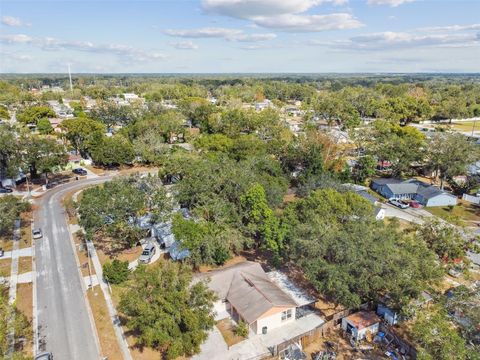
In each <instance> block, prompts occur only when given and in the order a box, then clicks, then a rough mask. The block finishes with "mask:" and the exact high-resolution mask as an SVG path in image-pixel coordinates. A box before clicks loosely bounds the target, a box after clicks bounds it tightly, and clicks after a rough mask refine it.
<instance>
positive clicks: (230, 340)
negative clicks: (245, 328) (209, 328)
mask: <svg viewBox="0 0 480 360" xmlns="http://www.w3.org/2000/svg"><path fill="white" fill-rule="evenodd" d="M217 328H218V330H220V333H221V334H222V336H223V339H224V340H225V342H226V343H227V345H228V347H230V346H232V345H235V344H238V343H239V342H242V341H243V340H245V338H244V337H242V336H238V335H236V334H235V332H234V329H235V324H234V323H233V322H232V320H230V319H228V318H227V319H223V320H220V321H219V322H217Z"/></svg>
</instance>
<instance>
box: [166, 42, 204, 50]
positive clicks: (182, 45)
mask: <svg viewBox="0 0 480 360" xmlns="http://www.w3.org/2000/svg"><path fill="white" fill-rule="evenodd" d="M170 45H172V46H173V47H174V48H176V49H179V50H197V49H198V45H196V44H194V43H193V42H191V41H179V42H176V43H171V44H170Z"/></svg>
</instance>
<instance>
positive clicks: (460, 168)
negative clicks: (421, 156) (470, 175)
mask: <svg viewBox="0 0 480 360" xmlns="http://www.w3.org/2000/svg"><path fill="white" fill-rule="evenodd" d="M478 156H479V150H478V146H475V144H474V143H472V142H470V141H469V140H468V138H467V137H466V136H464V135H462V134H459V133H455V132H445V133H440V132H438V133H435V134H434V135H433V136H432V138H431V139H430V140H429V142H428V150H427V158H428V159H427V161H428V164H429V165H430V167H431V168H432V169H433V170H435V171H436V174H437V176H438V177H439V178H440V187H441V188H442V189H443V187H444V185H445V180H447V179H449V178H452V177H454V176H456V175H463V174H465V173H466V171H467V166H468V165H470V164H472V163H473V162H474V161H476V160H478Z"/></svg>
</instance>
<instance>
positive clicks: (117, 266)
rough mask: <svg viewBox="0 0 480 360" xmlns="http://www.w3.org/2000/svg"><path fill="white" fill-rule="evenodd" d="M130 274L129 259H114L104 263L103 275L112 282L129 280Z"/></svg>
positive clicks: (117, 282)
mask: <svg viewBox="0 0 480 360" xmlns="http://www.w3.org/2000/svg"><path fill="white" fill-rule="evenodd" d="M128 275H130V270H129V268H128V261H120V260H118V259H113V261H112V262H107V263H105V264H103V277H104V278H105V280H107V281H108V282H109V283H110V284H121V283H123V282H125V281H127V279H128Z"/></svg>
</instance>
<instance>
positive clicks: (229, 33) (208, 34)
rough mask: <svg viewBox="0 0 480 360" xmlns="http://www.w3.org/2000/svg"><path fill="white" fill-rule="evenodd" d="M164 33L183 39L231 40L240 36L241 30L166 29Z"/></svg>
mask: <svg viewBox="0 0 480 360" xmlns="http://www.w3.org/2000/svg"><path fill="white" fill-rule="evenodd" d="M164 33H165V34H166V35H169V36H176V37H183V38H231V37H233V36H236V35H240V34H242V30H237V29H226V28H202V29H190V30H173V29H167V30H165V31H164Z"/></svg>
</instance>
